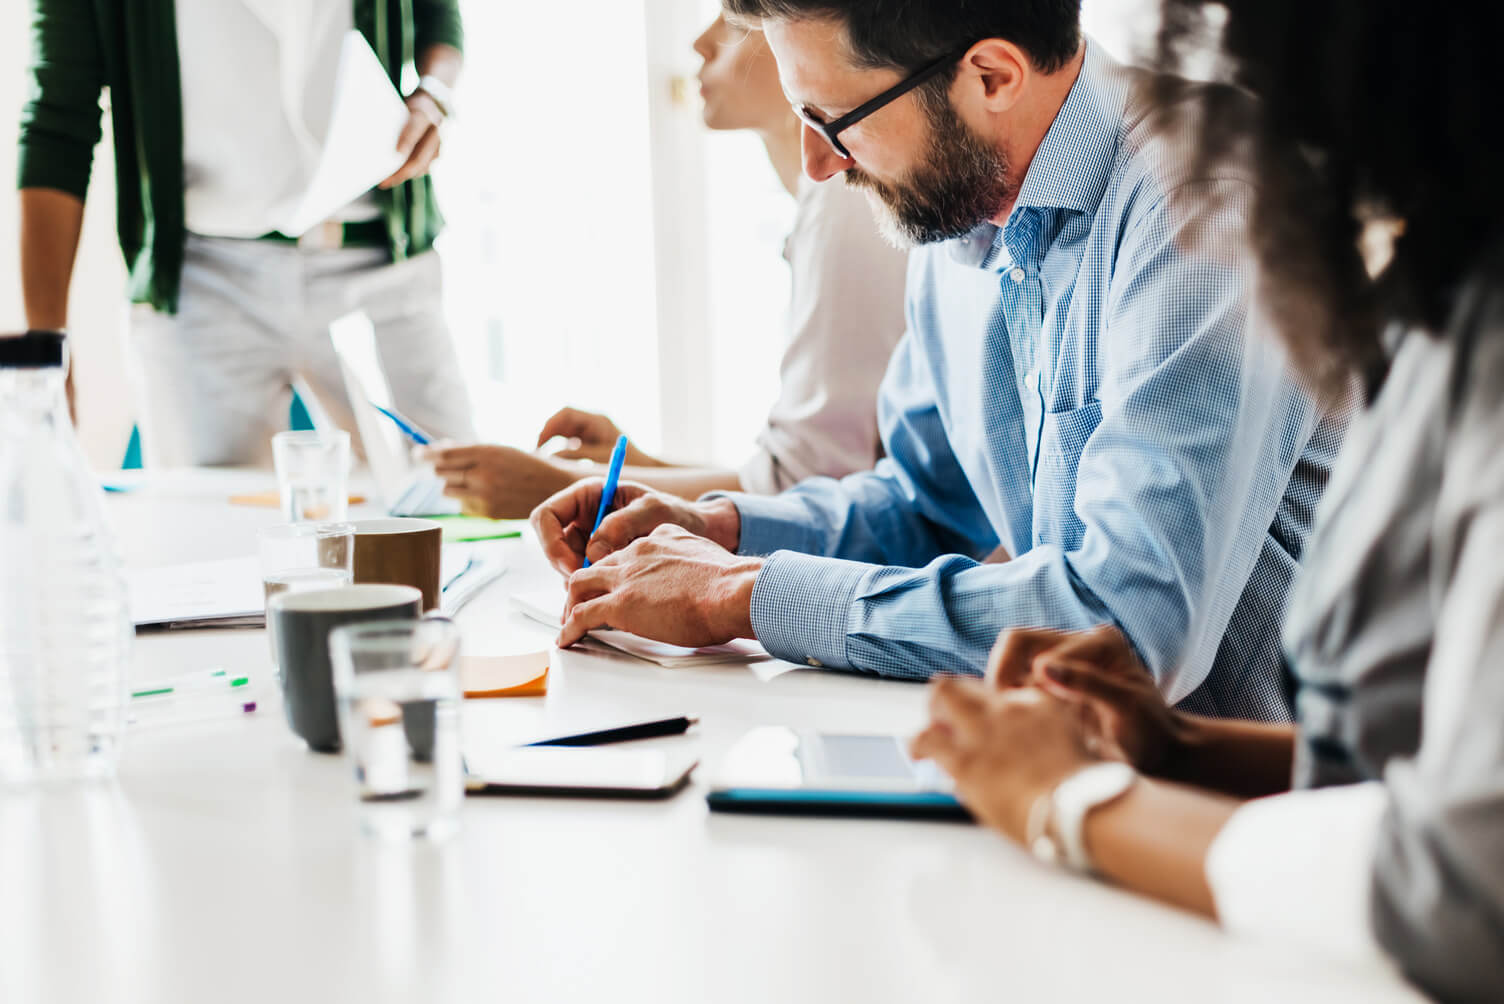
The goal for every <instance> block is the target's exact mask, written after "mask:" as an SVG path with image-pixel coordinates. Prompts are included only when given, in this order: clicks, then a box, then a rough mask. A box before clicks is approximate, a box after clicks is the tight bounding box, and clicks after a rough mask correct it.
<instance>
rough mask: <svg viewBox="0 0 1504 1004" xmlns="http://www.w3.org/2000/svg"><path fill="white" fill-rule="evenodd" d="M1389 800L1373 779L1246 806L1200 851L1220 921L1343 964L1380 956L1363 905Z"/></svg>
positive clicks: (1238, 931)
mask: <svg viewBox="0 0 1504 1004" xmlns="http://www.w3.org/2000/svg"><path fill="white" fill-rule="evenodd" d="M1386 803H1387V796H1386V794H1385V790H1384V786H1383V785H1382V784H1380V783H1379V782H1376V781H1375V782H1370V783H1367V784H1355V785H1345V786H1342V787H1336V788H1322V789H1316V790H1312V791H1297V792H1290V793H1289V794H1285V795H1275V796H1273V797H1272V798H1261V799H1256V800H1254V801H1252V802H1249V803H1248V804H1247V805H1245V806H1243V807H1242V808H1241V809H1239V810H1238V811H1237V812H1236V813H1234V814H1233V817H1232V818H1231V819H1230V820H1228V822H1227V825H1226V826H1224V827H1223V828H1222V832H1221V833H1219V834H1218V835H1217V838H1216V840H1214V841H1213V842H1212V846H1211V850H1210V851H1208V852H1207V856H1206V880H1207V884H1208V885H1210V886H1211V890H1212V899H1213V900H1214V901H1215V903H1216V905H1217V916H1218V917H1219V918H1220V920H1221V922H1222V926H1223V927H1224V928H1226V929H1227V930H1228V931H1230V932H1232V933H1234V934H1238V935H1244V936H1249V937H1254V938H1259V939H1261V940H1277V941H1282V942H1285V943H1287V944H1289V945H1290V946H1291V947H1295V948H1301V949H1309V950H1311V951H1314V952H1317V953H1320V954H1323V955H1327V956H1333V957H1338V958H1342V959H1345V960H1348V961H1353V962H1363V963H1370V964H1371V963H1373V962H1376V961H1381V960H1384V959H1385V956H1384V954H1383V952H1382V950H1381V949H1380V948H1379V945H1378V942H1377V941H1375V940H1374V936H1373V931H1372V925H1371V922H1370V920H1369V912H1368V911H1369V896H1370V893H1369V889H1370V883H1371V882H1372V874H1373V861H1374V848H1375V844H1376V842H1377V840H1378V835H1379V825H1380V821H1381V819H1382V817H1383V814H1384V807H1385V805H1386Z"/></svg>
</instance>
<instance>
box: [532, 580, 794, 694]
mask: <svg viewBox="0 0 1504 1004" xmlns="http://www.w3.org/2000/svg"><path fill="white" fill-rule="evenodd" d="M512 603H513V604H515V605H516V607H517V609H519V610H521V611H522V613H523V614H525V615H527V616H528V617H530V618H532V619H533V620H535V621H538V622H539V623H541V624H547V625H548V626H549V627H558V626H559V622H560V620H561V619H562V617H563V613H564V591H563V590H562V589H548V590H540V591H536V592H529V593H513V594H512ZM587 641H593V642H596V643H597V644H600V645H604V646H606V647H607V648H611V649H614V650H616V651H618V652H623V653H625V654H627V655H630V656H633V657H635V658H638V659H642V660H645V661H647V662H651V663H656V664H657V665H659V666H662V667H664V668H665V669H682V668H684V667H688V666H712V665H716V664H717V663H729V662H741V663H746V664H747V665H748V667H749V668H750V669H751V670H752V672H753V673H754V674H755V675H756V676H757V678H758V679H760V680H762V681H764V682H767V681H768V680H771V679H773V678H774V677H778V676H782V675H783V674H784V673H787V672H789V671H790V670H794V669H799V668H800V667H799V666H796V665H794V664H793V663H790V662H784V661H783V660H781V659H775V658H773V657H772V656H770V655H769V654H768V650H767V649H765V648H763V647H762V646H761V645H759V644H758V643H757V642H755V641H747V640H745V639H739V640H737V641H733V642H730V643H729V644H726V645H712V646H709V647H707V648H684V647H682V646H680V645H669V644H666V643H664V642H661V641H651V640H649V639H647V638H643V637H640V636H638V635H635V634H629V633H627V632H626V631H607V630H597V631H592V632H590V634H589V636H588V638H587Z"/></svg>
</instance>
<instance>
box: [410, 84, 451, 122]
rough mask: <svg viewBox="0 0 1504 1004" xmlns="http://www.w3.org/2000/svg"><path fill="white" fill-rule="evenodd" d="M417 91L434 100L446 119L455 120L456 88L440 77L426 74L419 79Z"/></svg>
mask: <svg viewBox="0 0 1504 1004" xmlns="http://www.w3.org/2000/svg"><path fill="white" fill-rule="evenodd" d="M417 89H418V90H420V91H422V92H423V93H424V94H427V95H428V96H429V97H431V98H433V103H434V104H436V105H438V106H439V111H441V112H443V113H444V117H445V118H446V119H449V118H454V88H452V87H450V86H449V85H448V84H446V83H444V81H442V80H440V79H439V78H438V77H435V76H433V75H432V74H428V73H425V74H424V75H423V76H421V77H419V78H418V87H417Z"/></svg>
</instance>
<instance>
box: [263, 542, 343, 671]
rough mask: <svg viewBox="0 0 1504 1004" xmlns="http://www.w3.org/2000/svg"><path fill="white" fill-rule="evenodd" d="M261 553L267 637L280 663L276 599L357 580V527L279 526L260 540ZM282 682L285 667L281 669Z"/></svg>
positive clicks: (273, 655) (273, 658)
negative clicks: (274, 612)
mask: <svg viewBox="0 0 1504 1004" xmlns="http://www.w3.org/2000/svg"><path fill="white" fill-rule="evenodd" d="M257 546H258V549H259V550H260V553H261V585H262V587H263V589H264V590H265V593H266V611H267V618H266V637H267V641H268V642H269V643H270V644H271V647H272V663H273V665H275V664H276V662H277V636H276V634H275V633H274V632H275V631H276V625H275V624H274V622H273V620H272V617H271V609H272V597H273V596H277V595H278V594H280V593H301V592H307V591H308V590H310V589H331V588H335V587H338V586H348V585H349V584H350V583H351V582H352V581H353V580H354V571H355V524H353V523H279V524H278V525H276V526H269V527H266V528H265V529H263V530H262V531H261V532H260V534H259V535H258V537H257ZM277 676H278V679H280V678H281V668H280V667H278V671H277Z"/></svg>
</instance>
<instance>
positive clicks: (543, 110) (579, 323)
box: [435, 0, 660, 447]
mask: <svg viewBox="0 0 1504 1004" xmlns="http://www.w3.org/2000/svg"><path fill="white" fill-rule="evenodd" d="M464 16H465V36H466V58H465V75H464V80H463V83H462V90H461V91H460V93H459V99H460V100H461V101H462V102H463V103H462V106H461V109H460V115H459V117H458V118H457V119H456V121H455V122H454V123H453V124H452V131H451V132H450V134H449V135H448V136H447V137H446V141H445V148H444V153H443V157H442V158H441V160H440V162H439V165H438V167H437V169H436V170H435V175H436V179H437V184H438V186H439V198H440V205H441V208H442V209H443V211H444V213H445V215H446V218H447V220H448V227H447V229H446V231H445V234H444V236H443V238H442V244H441V245H440V247H441V250H442V253H443V256H444V264H445V290H446V301H447V305H448V314H449V319H450V324H451V327H452V329H453V332H454V335H455V339H456V343H457V345H458V348H459V351H460V355H461V359H462V361H463V363H464V366H465V372H466V375H467V377H468V379H469V384H470V391H471V397H472V399H473V401H474V404H475V407H476V423H477V426H478V427H479V429H480V430H481V432H482V434H483V436H485V437H486V438H488V439H492V440H496V441H501V442H508V443H513V444H516V445H522V446H529V447H530V446H531V445H532V443H533V437H534V436H535V435H536V434H537V431H538V429H539V428H540V427H541V425H542V423H543V422H544V420H545V419H546V418H547V417H548V416H549V415H550V414H552V413H553V412H554V410H556V409H557V408H559V407H561V406H563V405H565V404H577V405H580V406H584V407H589V408H593V409H596V410H600V411H605V412H607V413H608V414H610V415H612V416H613V417H615V418H616V419H617V421H618V422H619V423H620V424H621V425H622V427H623V428H626V429H629V430H631V431H632V433H633V434H634V435H635V436H638V437H640V438H641V439H643V441H644V442H649V443H656V442H657V441H658V439H659V438H660V437H659V428H658V425H659V409H658V395H659V386H658V379H657V374H658V371H657V315H656V305H655V295H654V289H655V272H654V260H653V259H654V255H653V218H652V208H651V206H652V200H651V194H652V193H651V164H650V158H649V129H648V111H647V73H646V70H645V67H644V63H643V52H644V45H645V41H644V34H643V32H644V25H643V21H644V19H643V7H642V6H640V5H639V4H634V3H623V2H621V0H571V2H569V3H549V4H517V3H496V2H495V0H468V2H466V3H465V4H464Z"/></svg>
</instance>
